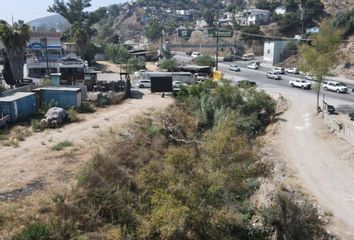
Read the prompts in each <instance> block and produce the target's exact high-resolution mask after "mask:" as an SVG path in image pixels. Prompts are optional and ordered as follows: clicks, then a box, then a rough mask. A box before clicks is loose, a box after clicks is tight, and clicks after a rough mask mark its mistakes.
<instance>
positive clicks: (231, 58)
mask: <svg viewBox="0 0 354 240" xmlns="http://www.w3.org/2000/svg"><path fill="white" fill-rule="evenodd" d="M241 59H242V57H241V56H238V55H228V56H225V57H224V58H223V60H224V62H233V61H236V60H241Z"/></svg>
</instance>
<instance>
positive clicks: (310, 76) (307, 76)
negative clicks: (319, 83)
mask: <svg viewBox="0 0 354 240" xmlns="http://www.w3.org/2000/svg"><path fill="white" fill-rule="evenodd" d="M305 79H306V80H309V81H316V77H314V76H312V75H311V74H306V75H305Z"/></svg>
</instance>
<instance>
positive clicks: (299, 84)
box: [289, 79, 311, 89]
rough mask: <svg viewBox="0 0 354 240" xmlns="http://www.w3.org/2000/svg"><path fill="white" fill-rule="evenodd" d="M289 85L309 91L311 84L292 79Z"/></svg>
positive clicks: (302, 80)
mask: <svg viewBox="0 0 354 240" xmlns="http://www.w3.org/2000/svg"><path fill="white" fill-rule="evenodd" d="M289 85H290V86H292V87H298V88H301V89H311V83H310V82H309V81H307V80H304V79H293V80H290V81H289Z"/></svg>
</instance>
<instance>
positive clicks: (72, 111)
mask: <svg viewBox="0 0 354 240" xmlns="http://www.w3.org/2000/svg"><path fill="white" fill-rule="evenodd" d="M68 119H69V121H70V122H77V121H79V120H80V118H79V116H78V114H77V111H76V110H75V108H70V109H69V110H68Z"/></svg>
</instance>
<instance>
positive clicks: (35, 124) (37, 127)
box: [31, 119, 45, 132]
mask: <svg viewBox="0 0 354 240" xmlns="http://www.w3.org/2000/svg"><path fill="white" fill-rule="evenodd" d="M31 126H32V130H33V131H34V132H42V131H43V130H44V129H45V126H44V124H42V123H41V122H40V121H39V120H38V119H32V120H31Z"/></svg>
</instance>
